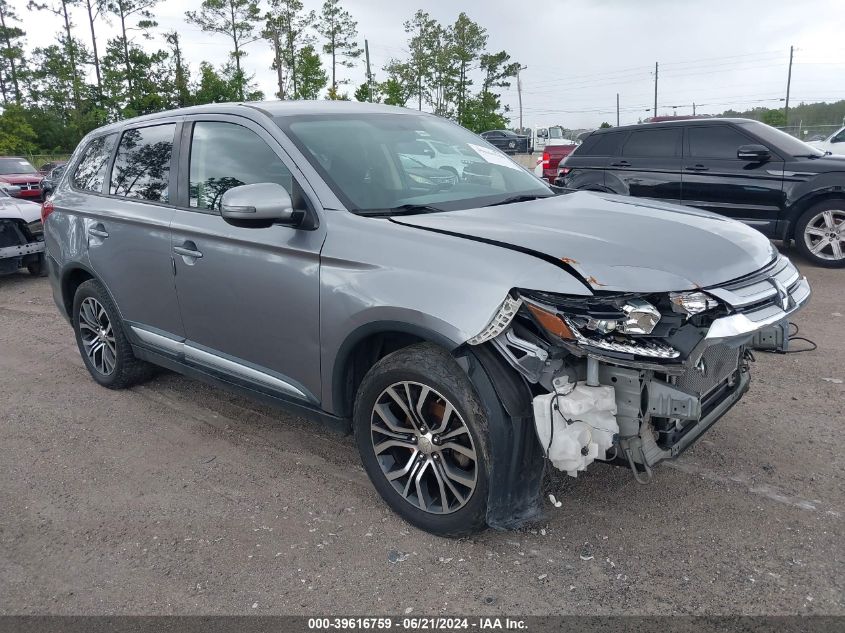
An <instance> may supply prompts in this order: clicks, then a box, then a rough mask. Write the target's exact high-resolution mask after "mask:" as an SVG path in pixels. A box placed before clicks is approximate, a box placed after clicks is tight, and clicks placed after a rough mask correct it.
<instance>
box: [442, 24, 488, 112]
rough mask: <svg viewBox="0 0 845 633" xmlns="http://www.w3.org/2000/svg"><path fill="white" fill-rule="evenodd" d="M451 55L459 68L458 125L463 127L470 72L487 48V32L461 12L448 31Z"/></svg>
mask: <svg viewBox="0 0 845 633" xmlns="http://www.w3.org/2000/svg"><path fill="white" fill-rule="evenodd" d="M448 41H449V43H450V45H451V46H450V48H451V54H452V57H453V59H454V62H453V63H454V65H455V66H456V67H457V79H456V81H455V107H456V118H457V121H458V123H460V124H461V125H463V123H464V120H463V113H464V104H465V103H466V100H467V98H468V97H469V91H470V87H471V86H472V79H471V78H470V70H471V69H472V67H473V65H474V64H475V63H476V62H477V61H478V59H479V56H480V55H481V53H482V51H483V50H484V47H485V46H487V31H486V30H485V29H484V28H482V27H481V26H479V25H478V24H476V23H475V22H473V21H472V20H470V19H469V16H467V14H466V13H463V12H461V13H460V14H459V15H458V19H457V20H455V23H454V24H453V25H452V26H451V27H450V29H449V31H448Z"/></svg>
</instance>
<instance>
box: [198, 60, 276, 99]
mask: <svg viewBox="0 0 845 633" xmlns="http://www.w3.org/2000/svg"><path fill="white" fill-rule="evenodd" d="M251 79H252V78H251V77H245V76H244V75H243V73H242V72H240V71H239V70H238V68H237V67H236V66H235V65H234V64H233V63H232V62H230V63H228V64H226V65H225V66H223V67H222V68H221V69H220V71H219V72H218V71H217V70H216V69H215V68H214V66H212V65H211V64H209V63H208V62H202V63H201V64H200V77H199V82H198V84H197V86H196V88H195V91H194V94H193V97H192V101H193V103H196V104H203V103H223V102H227V101H259V100H261V99H263V98H264V94H263V93H262V92H261V91H260V90H257V89H256V88H255V86H254V85H253V84H252V82H251ZM241 94H243V97H244V98H243V99H241V98H240V95H241Z"/></svg>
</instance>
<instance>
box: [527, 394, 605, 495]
mask: <svg viewBox="0 0 845 633" xmlns="http://www.w3.org/2000/svg"><path fill="white" fill-rule="evenodd" d="M533 405H534V424H535V426H536V428H537V437H538V438H539V440H540V443H541V444H542V446H543V448H544V449H545V450H546V451H547V453H548V457H549V460H550V461H551V462H552V464H553V465H554V467H555V468H557V469H558V470H562V471H564V472H566V473H567V474H568V475H570V476H572V477H576V476H577V475H578V471H579V470H586V469H587V466H589V465H590V464H592V463H593V461H594V460H596V459H606V458H607V451H608V450H610V448H611V447H612V446H613V437H614V435H616V434H617V433H619V425H618V424H617V423H616V393H615V391H614V389H613V387H611V386H609V385H600V386H598V387H589V386H587V384H586V383H583V382H579V383H578V384H577V385H572V383H569V382H568V381H566V380H558V379H556V380H555V392H553V393H547V394H543V395H539V396H537V397H536V398H534V402H533ZM552 503H555V502H554V501H552ZM555 505H556V507H559V506H557V504H555Z"/></svg>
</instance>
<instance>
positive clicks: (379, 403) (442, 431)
mask: <svg viewBox="0 0 845 633" xmlns="http://www.w3.org/2000/svg"><path fill="white" fill-rule="evenodd" d="M370 430H371V439H372V443H373V449H374V451H375V455H376V459H377V460H378V463H379V466H380V467H381V470H382V473H383V474H384V476H385V477H386V478H387V480H388V481H389V482H390V484H391V485H392V486H393V488H394V489H395V490H396V492H398V493H399V494H400V495H401V496H402V498H403V499H405V501H407V502H408V503H410V504H411V505H413V506H415V507H417V508H419V509H420V510H423V511H425V512H430V513H433V514H449V513H452V512H455V511H456V510H459V509H460V508H462V507H463V506H464V505H466V503H467V502H468V501H469V499H470V497H471V496H472V494H473V492H474V491H475V487H476V483H477V481H478V458H477V455H476V450H475V446H474V444H473V441H472V436H471V435H470V432H469V429H468V428H467V425H466V423H465V422H464V420H463V418H462V417H461V415H460V414H459V413H458V411H457V409H455V407H454V406H453V405H452V403H451V402H449V401H448V400H447V399H446V398H445V397H444V396H443V395H442V394H440V393H438V392H437V391H435V390H434V389H432V388H431V387H428V386H427V385H423V384H421V383H417V382H410V381H404V382H398V383H394V384H392V385H390V386H389V387H387V389H385V390H384V391H382V393H381V395H379V397H378V398H377V399H376V402H375V405H374V406H373V411H372V415H371V417H370Z"/></svg>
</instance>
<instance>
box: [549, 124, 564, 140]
mask: <svg viewBox="0 0 845 633" xmlns="http://www.w3.org/2000/svg"><path fill="white" fill-rule="evenodd" d="M549 138H563V129H562V128H559V127H550V128H549Z"/></svg>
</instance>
